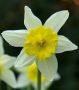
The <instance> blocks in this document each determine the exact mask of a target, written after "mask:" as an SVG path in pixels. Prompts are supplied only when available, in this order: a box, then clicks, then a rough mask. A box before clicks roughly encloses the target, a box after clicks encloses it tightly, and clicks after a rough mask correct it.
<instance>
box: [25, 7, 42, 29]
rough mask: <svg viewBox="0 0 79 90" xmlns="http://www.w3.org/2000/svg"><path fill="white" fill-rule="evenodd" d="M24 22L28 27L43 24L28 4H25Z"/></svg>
mask: <svg viewBox="0 0 79 90" xmlns="http://www.w3.org/2000/svg"><path fill="white" fill-rule="evenodd" d="M24 24H25V26H26V28H27V29H31V28H34V27H36V26H40V25H42V23H41V21H40V19H39V18H37V17H36V16H35V15H34V14H33V13H32V11H31V9H30V8H29V7H28V6H25V14H24Z"/></svg>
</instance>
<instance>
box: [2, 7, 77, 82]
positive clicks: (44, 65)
mask: <svg viewBox="0 0 79 90" xmlns="http://www.w3.org/2000/svg"><path fill="white" fill-rule="evenodd" d="M68 17H69V12H68V10H62V11H59V12H56V13H55V14H53V15H51V16H50V17H49V18H48V19H47V20H46V22H45V23H44V25H42V22H41V21H40V19H39V18H37V17H36V16H35V15H34V14H33V13H32V11H31V9H30V8H29V7H27V6H25V13H24V25H25V26H26V28H27V30H15V31H13V30H12V31H11V30H7V31H4V32H2V36H3V38H4V39H5V40H6V41H7V42H8V43H9V44H10V45H12V46H15V47H23V49H22V51H21V53H20V54H19V56H18V57H17V61H16V63H15V67H17V68H20V67H23V66H25V65H29V64H31V63H32V62H33V61H35V62H36V63H37V66H38V68H39V70H40V72H41V73H42V74H43V75H44V76H45V77H46V79H48V80H50V81H52V80H53V78H54V75H55V74H56V73H57V68H58V62H57V58H56V56H55V54H56V53H62V52H65V51H71V50H75V49H77V46H76V45H75V44H73V43H72V42H71V41H70V40H69V39H68V38H66V37H65V36H63V35H58V31H59V30H60V28H61V27H62V26H63V24H64V23H65V22H66V20H67V19H68Z"/></svg>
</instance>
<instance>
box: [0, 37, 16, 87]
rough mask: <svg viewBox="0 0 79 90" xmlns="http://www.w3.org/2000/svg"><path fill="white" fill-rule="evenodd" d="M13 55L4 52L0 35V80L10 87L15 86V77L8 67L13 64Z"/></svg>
mask: <svg viewBox="0 0 79 90" xmlns="http://www.w3.org/2000/svg"><path fill="white" fill-rule="evenodd" d="M14 62H15V57H11V56H9V55H6V54H4V49H3V42H2V38H1V37H0V80H2V81H4V82H5V83H6V84H8V85H9V86H10V87H12V88H16V78H15V75H14V73H13V72H12V71H11V70H10V68H11V67H12V66H13V65H14Z"/></svg>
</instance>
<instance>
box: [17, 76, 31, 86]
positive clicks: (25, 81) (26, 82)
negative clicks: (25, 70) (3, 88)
mask: <svg viewBox="0 0 79 90" xmlns="http://www.w3.org/2000/svg"><path fill="white" fill-rule="evenodd" d="M29 84H30V81H29V80H28V79H27V77H26V76H25V74H21V75H20V76H19V77H18V80H17V88H23V87H27V86H28V85H29Z"/></svg>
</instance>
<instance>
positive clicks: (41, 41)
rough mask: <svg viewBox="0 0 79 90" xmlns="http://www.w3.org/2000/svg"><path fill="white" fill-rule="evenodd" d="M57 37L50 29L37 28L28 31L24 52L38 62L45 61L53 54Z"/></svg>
mask: <svg viewBox="0 0 79 90" xmlns="http://www.w3.org/2000/svg"><path fill="white" fill-rule="evenodd" d="M57 43H58V35H57V33H56V32H54V31H53V30H52V29H51V28H49V27H45V26H38V27H35V28H33V29H31V30H30V32H29V33H28V35H27V39H26V42H25V44H24V49H25V52H26V53H27V54H28V55H34V56H36V58H37V59H39V60H46V59H47V58H49V57H50V56H51V55H52V54H54V53H55V51H56V47H57Z"/></svg>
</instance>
